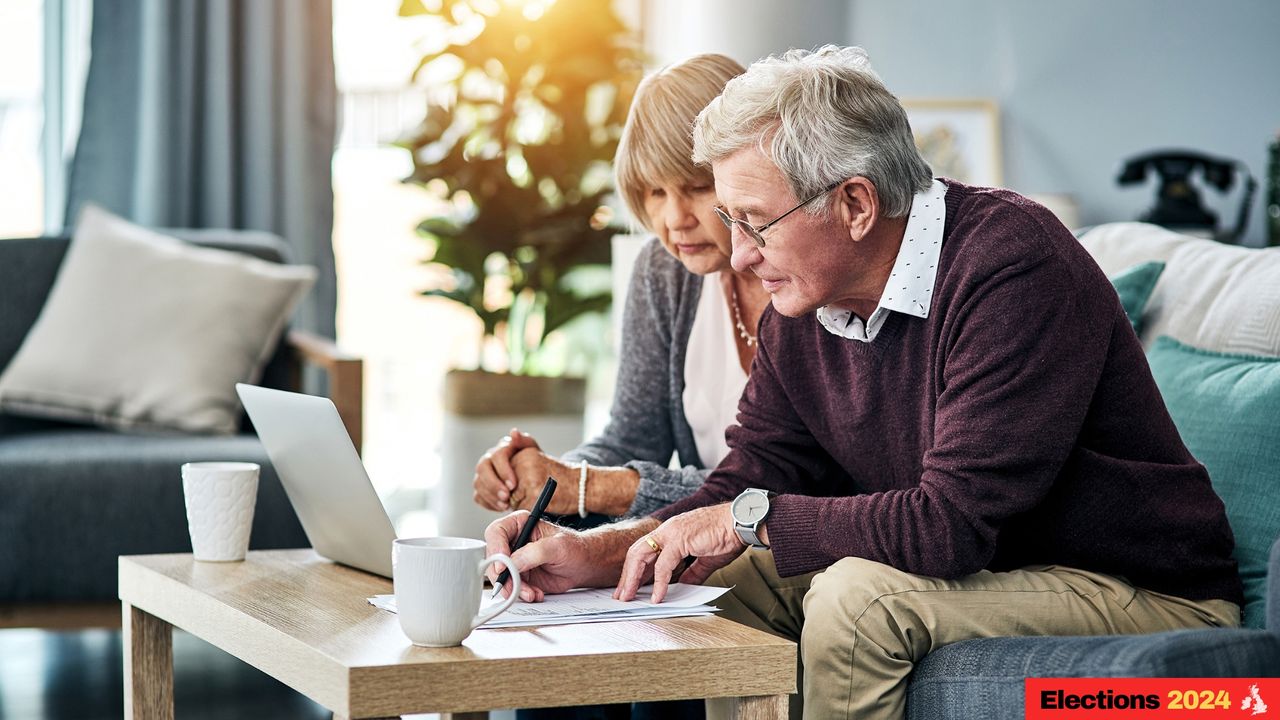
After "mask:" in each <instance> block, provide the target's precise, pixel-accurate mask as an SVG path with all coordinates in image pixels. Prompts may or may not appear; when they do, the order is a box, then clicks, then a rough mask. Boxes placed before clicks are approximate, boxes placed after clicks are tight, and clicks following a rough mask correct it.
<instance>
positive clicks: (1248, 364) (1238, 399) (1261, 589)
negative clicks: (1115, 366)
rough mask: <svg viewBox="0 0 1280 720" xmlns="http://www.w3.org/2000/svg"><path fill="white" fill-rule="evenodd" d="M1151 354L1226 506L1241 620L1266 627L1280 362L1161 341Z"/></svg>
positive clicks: (1277, 513)
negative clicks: (1241, 593) (1240, 588)
mask: <svg viewBox="0 0 1280 720" xmlns="http://www.w3.org/2000/svg"><path fill="white" fill-rule="evenodd" d="M1147 359H1148V361H1149V362H1150V364H1151V372H1152V374H1153V375H1155V379H1156V384H1157V385H1159V386H1160V393H1161V395H1163V396H1164V401H1165V404H1166V405H1167V406H1168V408H1169V414H1170V415H1172V416H1173V421H1174V423H1175V424H1176V425H1177V426H1178V432H1179V433H1181V434H1182V441H1183V442H1185V443H1186V444H1187V449H1189V450H1190V451H1191V454H1192V455H1195V457H1196V459H1197V460H1199V461H1200V462H1202V463H1204V465H1205V467H1206V468H1208V470H1209V477H1210V478H1211V479H1212V481H1213V488H1214V490H1216V491H1217V493H1218V495H1219V496H1220V497H1221V498H1222V501H1223V502H1224V503H1225V504H1226V506H1227V519H1228V520H1230V522H1231V529H1232V531H1233V532H1234V533H1235V537H1236V551H1235V558H1236V561H1237V562H1238V563H1239V564H1240V577H1241V579H1242V580H1244V597H1245V608H1244V624H1245V626H1246V627H1253V628H1260V627H1263V619H1264V613H1265V610H1266V591H1267V588H1266V583H1267V555H1268V553H1269V552H1270V550H1271V544H1272V543H1273V542H1275V540H1276V536H1278V535H1280V480H1277V476H1278V475H1280V422H1277V418H1280V359H1277V358H1265V357H1253V356H1248V355H1229V354H1225V353H1218V352H1212V351H1209V350H1199V349H1196V348H1193V347H1189V346H1187V345H1183V344H1182V343H1180V342H1178V341H1176V340H1174V339H1172V338H1169V337H1160V338H1157V339H1156V341H1155V343H1154V344H1153V345H1152V347H1151V350H1150V352H1149V353H1148V355H1147Z"/></svg>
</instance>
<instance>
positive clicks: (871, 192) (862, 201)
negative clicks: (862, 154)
mask: <svg viewBox="0 0 1280 720" xmlns="http://www.w3.org/2000/svg"><path fill="white" fill-rule="evenodd" d="M835 192H836V212H837V213H839V217H840V222H841V223H842V224H843V225H844V227H845V228H846V229H847V231H848V233H849V239H850V240H853V241H854V242H858V241H859V240H862V239H863V238H864V237H866V236H867V234H868V233H870V232H871V228H873V227H875V224H876V221H877V220H878V219H879V218H880V194H879V193H878V192H876V186H875V184H874V183H872V182H871V181H870V180H868V179H866V178H864V177H862V176H861V175H858V176H856V177H852V178H850V179H848V180H846V181H845V182H844V183H843V184H841V185H840V187H838V188H836V190H835Z"/></svg>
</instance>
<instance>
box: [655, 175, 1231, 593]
mask: <svg viewBox="0 0 1280 720" xmlns="http://www.w3.org/2000/svg"><path fill="white" fill-rule="evenodd" d="M759 333H760V335H759V337H760V346H759V351H758V352H757V355H756V359H755V364H754V365H753V366H752V369H751V379H750V381H749V382H748V384H747V388H746V391H745V392H744V394H743V396H742V400H741V402H740V404H739V406H738V425H735V426H731V427H730V428H729V429H728V431H727V433H726V434H727V439H728V443H729V447H730V452H729V454H728V456H726V457H725V459H724V460H723V461H722V462H721V463H720V465H719V466H718V467H717V468H716V470H715V472H714V473H712V474H711V476H710V477H709V478H708V479H707V482H706V484H705V485H704V486H703V487H702V489H701V490H699V491H698V492H697V493H695V494H694V495H692V496H690V497H688V498H685V499H684V500H682V501H680V502H677V503H675V504H674V505H671V506H668V507H667V508H664V509H663V510H661V511H659V512H658V513H656V514H655V516H656V517H658V518H660V519H666V518H668V517H671V516H673V515H676V514H678V513H680V512H683V511H686V510H690V509H692V508H695V507H700V506H704V505H710V504H714V503H719V502H724V501H728V500H731V499H732V498H733V497H735V496H736V495H737V494H738V493H739V492H741V491H742V490H743V489H745V488H748V487H761V488H766V489H769V490H773V491H775V492H777V493H779V497H776V498H774V500H773V504H772V508H773V509H772V512H771V514H770V515H769V519H768V521H767V526H768V530H769V541H770V543H771V545H772V548H773V554H774V559H775V560H776V562H777V566H778V571H779V572H780V573H781V574H782V575H796V574H800V573H804V572H810V571H813V570H820V569H822V568H825V567H827V566H828V565H830V564H832V563H833V562H835V561H837V560H839V559H841V558H844V557H851V556H853V557H863V558H868V559H870V560H875V561H877V562H881V563H886V564H888V565H892V566H894V567H896V568H899V569H901V570H905V571H907V572H910V573H916V574H920V575H928V576H933V577H940V578H957V577H961V576H964V575H968V574H971V573H974V572H977V571H979V570H982V569H984V568H986V569H990V570H1006V569H1012V568H1016V567H1020V566H1024V565H1029V564H1035V563H1046V564H1061V565H1068V566H1072V567H1077V568H1082V569H1087V570H1092V571H1095V572H1102V573H1108V574H1113V575H1121V576H1124V577H1126V578H1128V580H1129V581H1130V582H1131V583H1133V584H1135V585H1137V586H1139V587H1143V588H1147V589H1150V590H1155V591H1158V592H1163V593H1168V594H1172V595H1178V596H1181V597H1186V598H1190V599H1196V600H1200V599H1208V598H1224V599H1227V600H1232V601H1234V602H1236V603H1240V602H1241V601H1242V592H1241V585H1240V579H1239V575H1238V573H1237V570H1236V563H1235V561H1234V560H1233V559H1232V558H1231V551H1232V548H1233V545H1234V540H1233V537H1232V534H1231V528H1230V526H1229V525H1228V524H1227V518H1226V512H1225V509H1224V507H1223V504H1222V501H1221V500H1220V499H1219V498H1218V496H1217V495H1216V494H1215V493H1214V491H1213V488H1212V487H1211V486H1210V484H1209V476H1208V474H1207V473H1206V472H1205V469H1204V466H1202V465H1201V464H1200V463H1198V462H1196V460H1195V458H1193V457H1192V456H1191V454H1190V453H1189V452H1188V451H1187V449H1186V447H1185V446H1184V445H1183V444H1182V440H1181V438H1180V437H1179V436H1178V431H1177V429H1176V428H1175V427H1174V424H1173V421H1172V420H1171V419H1170V417H1169V413H1168V411H1167V410H1166V409H1165V406H1164V402H1163V401H1162V400H1161V398H1160V393H1159V391H1158V390H1157V389H1156V385H1155V381H1154V380H1153V379H1152V376H1151V371H1150V369H1149V368H1148V366H1147V361H1146V357H1145V356H1144V354H1143V351H1142V347H1141V345H1140V344H1139V342H1138V339H1137V337H1136V336H1135V335H1134V333H1133V330H1132V329H1131V328H1130V325H1129V323H1128V321H1127V320H1126V319H1125V315H1124V311H1123V309H1122V308H1121V306H1120V302H1119V300H1118V298H1117V296H1116V293H1115V290H1114V289H1113V288H1112V286H1111V284H1110V282H1109V281H1108V280H1107V278H1106V276H1105V275H1103V273H1102V271H1101V270H1100V269H1099V268H1098V266H1097V264H1096V263H1094V261H1093V259H1092V258H1091V257H1090V256H1089V255H1088V253H1087V252H1085V250H1084V249H1083V248H1082V247H1081V246H1080V244H1079V243H1078V242H1077V241H1076V239H1075V238H1074V237H1072V235H1071V234H1070V233H1069V232H1068V231H1067V230H1066V229H1065V228H1064V227H1063V226H1062V225H1061V223H1059V222H1058V221H1057V220H1056V219H1055V218H1054V217H1053V216H1052V215H1051V214H1050V213H1049V212H1048V211H1047V210H1045V209H1044V208H1043V207H1040V206H1039V205H1036V204H1034V203H1032V202H1030V201H1029V200H1026V199H1025V198H1022V197H1020V196H1018V195H1016V194H1014V193H1012V192H1008V191H1004V190H994V189H988V188H975V187H969V186H966V185H961V184H959V183H955V182H948V190H947V222H946V228H945V230H944V235H943V245H942V257H941V259H940V261H939V268H938V277H937V281H936V282H935V284H934V293H933V305H932V307H931V309H930V312H929V317H928V318H927V319H920V318H915V317H911V316H908V315H903V314H900V313H891V314H890V316H889V318H888V319H887V320H886V321H885V324H884V326H883V327H882V328H881V330H880V333H879V335H878V336H877V337H876V338H875V340H874V341H873V342H871V343H862V342H858V341H855V340H847V339H845V338H841V337H837V336H835V335H832V334H831V333H829V332H827V331H826V330H824V329H823V328H822V327H821V326H820V325H819V324H818V321H817V319H816V318H815V317H814V316H813V315H812V314H809V315H806V316H804V317H799V318H787V317H784V316H782V315H779V314H778V313H776V312H774V311H773V310H772V309H771V308H770V309H768V310H766V312H765V314H764V317H763V318H762V319H761V321H760V328H759Z"/></svg>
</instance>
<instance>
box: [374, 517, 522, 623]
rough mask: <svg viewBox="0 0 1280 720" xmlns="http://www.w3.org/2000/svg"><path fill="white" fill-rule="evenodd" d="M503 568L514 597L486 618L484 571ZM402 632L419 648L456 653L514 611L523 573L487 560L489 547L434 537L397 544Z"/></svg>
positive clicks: (394, 562)
mask: <svg viewBox="0 0 1280 720" xmlns="http://www.w3.org/2000/svg"><path fill="white" fill-rule="evenodd" d="M495 562H500V563H502V564H503V565H506V566H507V569H508V570H510V571H511V597H509V598H507V599H506V601H505V602H502V603H500V604H499V605H496V606H494V607H493V608H492V609H491V610H489V611H488V612H486V613H484V614H483V615H480V614H477V613H478V612H479V610H480V603H481V602H482V600H483V587H484V586H483V583H482V582H481V580H482V579H483V577H484V571H485V570H486V569H487V568H488V567H489V566H490V565H492V564H493V563H495ZM391 567H392V571H391V574H392V576H393V579H394V582H395V588H396V614H397V615H398V616H399V617H400V629H401V630H403V631H404V634H405V635H406V636H408V638H409V640H411V641H413V644H414V645H423V646H425V647H452V646H454V645H461V644H462V641H463V640H465V639H466V638H467V636H468V635H470V634H471V631H472V630H474V629H476V626H478V625H480V624H481V623H484V622H485V621H487V620H489V619H490V618H492V617H494V616H496V615H498V614H499V613H501V612H503V611H505V610H506V609H507V608H509V607H511V604H512V603H514V602H515V601H516V596H517V595H518V594H519V592H520V572H519V571H518V570H516V566H515V563H513V562H512V561H511V558H509V557H507V556H506V555H502V554H500V553H495V554H493V555H490V556H489V557H485V556H484V541H483V540H472V539H470V538H452V537H433V538H408V539H403V540H396V541H395V542H394V543H392V545H391Z"/></svg>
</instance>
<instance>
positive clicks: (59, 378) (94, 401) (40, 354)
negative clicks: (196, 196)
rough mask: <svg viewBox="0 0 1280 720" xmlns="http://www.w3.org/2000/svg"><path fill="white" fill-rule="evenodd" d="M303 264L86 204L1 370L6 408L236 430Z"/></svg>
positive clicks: (309, 276) (131, 424)
mask: <svg viewBox="0 0 1280 720" xmlns="http://www.w3.org/2000/svg"><path fill="white" fill-rule="evenodd" d="M314 278H315V271H314V270H313V269H312V268H308V267H299V266H284V265H277V264H273V263H267V262H263V261H260V260H256V259H253V258H248V257H245V256H244V255H241V254H238V253H230V252H225V251H220V250H213V249H208V248H197V247H193V246H190V245H188V244H186V243H183V242H181V241H179V240H176V239H174V238H170V237H166V236H163V235H160V234H157V233H154V232H151V231H149V230H146V229H144V228H141V227H139V226H137V225H133V224H131V223H128V222H126V221H124V220H122V219H120V218H117V217H115V216H112V215H110V214H109V213H107V212H105V211H103V210H100V209H98V208H94V207H89V208H86V209H85V211H84V212H83V214H82V215H81V220H80V222H79V224H78V225H77V228H76V232H75V237H74V239H73V240H72V243H71V246H70V248H69V249H68V251H67V254H66V257H65V259H64V260H63V263H62V266H61V269H60V270H59V272H58V277H57V280H56V281H55V282H54V284H53V288H52V290H51V291H50V292H49V297H48V300H47V301H46V303H45V305H44V308H43V310H42V311H41V313H40V317H39V319H38V320H37V321H36V322H35V325H34V326H33V327H32V328H31V331H30V332H29V333H28V335H27V337H26V339H25V341H24V342H23V345H22V347H21V348H20V349H19V350H18V352H17V354H16V355H15V356H14V358H13V360H12V361H11V363H10V364H9V366H8V367H7V368H6V369H5V370H4V373H3V375H0V408H2V409H3V410H5V411H6V412H10V413H15V414H23V415H32V416H38V417H50V418H59V419H66V420H76V421H83V422H92V423H97V424H101V425H104V426H108V427H113V428H118V429H142V430H171V431H172V430H180V431H187V432H210V433H222V434H230V433H233V432H235V431H236V429H237V426H238V420H239V403H238V400H237V398H236V395H235V389H234V385H235V383H237V382H256V381H257V380H258V379H259V378H260V376H261V373H262V369H263V367H264V366H265V364H266V362H267V360H268V358H269V357H270V355H271V352H272V350H273V349H274V348H275V345H276V340H277V338H278V337H279V335H280V332H281V330H282V328H283V326H284V323H285V321H286V320H287V318H288V316H289V313H290V312H291V310H292V308H293V307H294V305H296V303H297V302H298V300H299V299H300V298H301V297H302V295H303V293H305V292H306V290H307V289H308V288H309V287H310V285H311V283H312V282H313V281H314Z"/></svg>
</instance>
